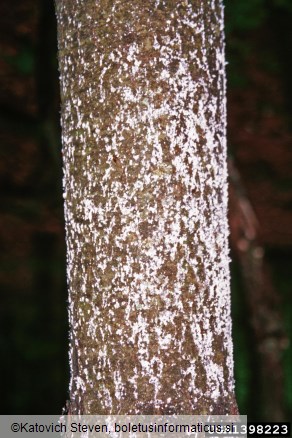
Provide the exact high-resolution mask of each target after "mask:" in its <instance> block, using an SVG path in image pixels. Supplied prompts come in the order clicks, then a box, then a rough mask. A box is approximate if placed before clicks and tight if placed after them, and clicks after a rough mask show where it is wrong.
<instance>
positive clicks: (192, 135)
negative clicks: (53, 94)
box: [56, 0, 236, 414]
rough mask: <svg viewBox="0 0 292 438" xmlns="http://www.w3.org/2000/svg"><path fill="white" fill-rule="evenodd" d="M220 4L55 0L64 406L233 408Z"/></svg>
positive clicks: (214, 0)
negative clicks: (65, 331) (66, 361)
mask: <svg viewBox="0 0 292 438" xmlns="http://www.w3.org/2000/svg"><path fill="white" fill-rule="evenodd" d="M222 9H223V7H222V2H221V0H204V1H196V0H175V1H174V0H173V1H172V0H170V1H169V0H167V1H166V0H135V1H132V2H131V1H129V0H113V1H110V0H99V1H97V0H86V1H84V0H82V1H80V0H57V1H56V12H57V19H58V44H59V67H60V82H61V99H62V116H61V119H62V130H63V160H64V198H65V219H66V233H67V266H68V268H67V276H68V285H69V319H70V337H71V343H70V366H71V382H70V406H71V407H70V411H71V413H83V414H84V413H86V414H173V413H176V414H210V413H213V414H227V413H229V414H230V413H236V403H235V399H234V381H233V359H232V340H231V318H230V285H229V257H228V224H227V166H226V132H225V122H226V120H225V60H224V39H223V13H222Z"/></svg>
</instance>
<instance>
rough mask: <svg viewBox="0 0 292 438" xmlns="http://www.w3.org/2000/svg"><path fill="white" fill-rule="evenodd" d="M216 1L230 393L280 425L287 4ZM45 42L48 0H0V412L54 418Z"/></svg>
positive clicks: (284, 395)
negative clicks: (221, 5) (221, 7)
mask: <svg viewBox="0 0 292 438" xmlns="http://www.w3.org/2000/svg"><path fill="white" fill-rule="evenodd" d="M225 5H226V9H225V16H226V43H227V49H226V50H227V61H228V66H227V75H228V148H229V155H230V157H232V160H233V163H234V164H233V167H232V169H231V177H230V179H231V194H230V204H231V205H230V223H231V247H232V253H231V256H232V264H231V268H232V298H233V319H234V353H235V375H236V392H237V399H238V403H239V407H240V411H241V413H242V414H248V415H249V420H267V421H268V420H274V421H276V420H277V419H279V420H289V419H291V418H292V349H291V321H292V294H291V289H292V276H291V271H292V227H291V225H292V82H291V77H292V26H291V22H292V2H291V0H226V1H225ZM56 46H57V43H56V20H55V13H54V3H53V1H52V0H9V1H7V0H0V75H1V82H0V87H1V88H0V127H1V129H0V191H1V203H0V248H1V252H0V293H1V298H0V324H1V331H0V348H1V361H0V363H1V376H2V379H1V402H0V403H1V409H0V413H1V414H5V413H7V414H12V413H14V414H17V413H22V414H29V413H31V414H40V413H43V414H53V413H54V414H55V413H57V414H58V413H60V412H61V410H62V407H63V406H64V404H65V400H66V398H67V388H68V380H69V370H68V354H67V350H68V324H67V310H66V300H67V291H66V271H65V269H66V268H65V244H64V242H65V239H64V220H63V204H62V167H61V166H62V163H61V144H60V127H59V107H60V103H59V85H58V69H57V54H56V51H57V48H56ZM234 169H235V170H234ZM234 175H235V177H234ZM236 175H237V176H240V180H238V178H237V179H236ZM235 180H236V181H237V182H234V181H235ZM238 181H239V182H238ZM240 200H241V201H242V200H243V201H242V202H241V201H240ZM247 205H248V208H246V206H247ZM253 224H255V225H254V229H255V230H256V231H255V234H254V235H253V236H250V235H249V233H248V228H253ZM244 245H245V246H244ZM252 252H253V254H260V257H251V258H248V257H249V256H248V254H249V253H252ZM262 255H263V258H262V257H261V256H262ZM257 260H260V261H261V263H260V265H259V264H257V265H255V263H256V261H257ZM250 272H254V275H253V277H250ZM258 278H262V281H261V285H260V286H259V285H258V280H257V279H258ZM259 290H261V294H260V295H259Z"/></svg>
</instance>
